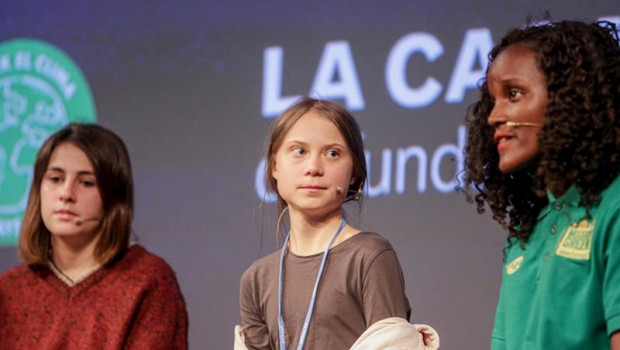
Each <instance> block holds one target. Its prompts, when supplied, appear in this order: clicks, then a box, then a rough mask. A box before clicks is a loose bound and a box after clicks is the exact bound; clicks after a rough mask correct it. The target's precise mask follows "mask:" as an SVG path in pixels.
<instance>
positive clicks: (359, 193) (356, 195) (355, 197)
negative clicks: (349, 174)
mask: <svg viewBox="0 0 620 350" xmlns="http://www.w3.org/2000/svg"><path fill="white" fill-rule="evenodd" d="M343 191H344V188H342V187H340V186H336V193H342V192H343ZM348 193H354V195H353V197H352V198H353V200H356V201H357V200H359V199H360V198H361V197H362V189H361V188H358V189H357V191H355V190H347V194H348Z"/></svg>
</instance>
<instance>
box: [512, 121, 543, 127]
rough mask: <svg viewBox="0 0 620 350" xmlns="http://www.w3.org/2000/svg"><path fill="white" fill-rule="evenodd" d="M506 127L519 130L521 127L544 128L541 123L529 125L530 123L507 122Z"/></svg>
mask: <svg viewBox="0 0 620 350" xmlns="http://www.w3.org/2000/svg"><path fill="white" fill-rule="evenodd" d="M506 126H508V127H511V128H518V127H521V126H542V124H539V123H528V122H506Z"/></svg>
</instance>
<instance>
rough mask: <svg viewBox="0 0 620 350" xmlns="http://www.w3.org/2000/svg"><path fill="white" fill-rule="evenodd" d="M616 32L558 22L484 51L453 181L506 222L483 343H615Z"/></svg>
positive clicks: (619, 113) (618, 305) (618, 310)
mask: <svg viewBox="0 0 620 350" xmlns="http://www.w3.org/2000/svg"><path fill="white" fill-rule="evenodd" d="M618 41H619V40H618V32H617V29H616V26H615V25H613V24H611V23H607V22H604V23H603V22H601V23H592V24H587V23H583V22H577V21H564V22H558V23H547V24H543V25H533V26H527V27H525V28H519V29H513V30H511V31H509V32H508V33H507V34H506V35H505V36H504V37H503V38H502V40H501V41H500V43H499V44H498V45H497V46H495V47H494V48H493V50H492V51H491V53H490V54H489V62H490V63H489V67H488V69H487V73H486V79H485V80H484V81H483V83H482V84H481V87H480V91H481V96H480V100H479V101H478V102H476V103H474V104H473V105H472V106H471V108H470V111H469V113H468V118H467V124H468V128H469V135H468V144H467V146H466V149H465V159H466V161H465V174H464V177H463V184H462V186H463V187H462V189H463V190H464V191H465V192H466V193H467V195H468V198H469V199H470V200H475V202H476V204H477V207H478V211H479V212H483V211H484V209H485V206H486V205H488V206H489V208H490V209H491V212H492V214H493V218H494V219H495V220H496V221H498V222H499V223H500V224H501V225H502V226H503V227H504V228H506V229H507V230H508V239H507V245H506V249H505V259H504V269H503V276H502V277H503V279H502V286H501V290H500V297H499V303H498V306H497V312H496V316H495V326H494V329H493V334H492V340H491V348H492V349H563V350H566V349H616V350H618V349H620V332H619V331H620V177H619V176H618V175H619V174H620V46H619V42H618Z"/></svg>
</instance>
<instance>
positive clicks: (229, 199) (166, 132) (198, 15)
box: [0, 0, 620, 349]
mask: <svg viewBox="0 0 620 350" xmlns="http://www.w3.org/2000/svg"><path fill="white" fill-rule="evenodd" d="M545 10H549V11H550V13H551V16H552V19H555V20H559V19H581V20H587V21H593V20H596V19H598V18H601V17H609V16H615V18H616V21H620V10H618V2H617V1H611V0H608V1H602V0H596V1H587V2H586V1H582V0H565V1H539V0H537V1H528V0H522V1H485V0H477V1H458V0H439V1H406V0H394V1H366V0H356V1H349V0H330V1H325V0H318V1H311V2H310V1H308V2H295V1H278V0H263V1H239V0H227V1H212V0H203V1H189V0H178V1H144V0H140V1H137V0H132V1H127V0H124V1H118V0H110V1H100V2H95V1H78V0H75V1H2V2H0V41H6V40H10V39H15V38H33V39H38V40H42V41H45V42H48V43H50V44H52V45H54V46H56V47H58V48H59V49H61V50H63V51H64V52H65V53H67V54H68V56H69V57H71V58H72V59H73V60H74V62H75V63H76V64H77V65H78V66H79V67H80V68H81V69H82V71H83V73H84V75H85V76H86V79H87V80H88V82H89V84H90V87H91V90H92V94H93V97H94V100H95V105H96V110H97V120H98V122H99V123H101V124H102V125H104V126H106V127H108V128H110V129H112V130H114V131H115V132H117V133H118V134H119V135H120V136H121V137H123V139H124V140H125V142H126V143H127V146H128V147H129V150H130V153H131V157H132V162H133V168H134V176H135V184H136V200H137V201H136V218H135V222H134V231H135V235H136V237H137V238H138V239H139V241H140V243H141V244H143V245H144V246H146V247H147V248H148V249H149V250H151V251H152V252H154V253H156V254H158V255H160V256H162V257H164V258H165V259H166V260H167V261H168V262H169V263H170V264H171V265H172V267H173V268H174V269H175V271H176V272H177V276H178V279H179V283H180V285H181V288H182V291H183V293H184V295H185V298H186V302H187V307H188V310H189V315H190V346H191V348H193V349H229V348H232V339H233V335H232V334H233V333H232V331H233V327H234V325H235V324H236V323H238V322H239V307H238V295H239V293H238V288H239V279H240V277H241V274H242V273H243V271H244V270H245V269H246V268H247V267H248V266H249V265H250V264H251V263H252V261H253V260H255V259H256V258H258V257H259V256H262V255H265V254H268V253H270V252H272V251H274V250H275V249H276V246H275V242H274V221H275V218H274V215H275V208H274V206H273V205H271V204H270V205H266V206H265V207H264V210H263V211H261V209H260V208H259V204H260V200H259V197H258V196H257V194H256V192H255V187H254V182H255V171H256V167H257V165H258V163H259V161H260V159H261V157H262V151H263V148H264V139H265V137H266V134H267V129H268V126H269V124H270V122H271V120H272V119H268V118H264V117H263V116H262V113H261V110H262V102H261V101H262V94H263V92H264V91H263V85H262V84H263V52H264V50H265V49H266V48H268V47H271V46H279V47H281V48H282V49H283V51H284V64H283V75H282V95H305V94H308V93H310V88H311V86H312V82H313V81H314V77H315V74H316V71H317V67H318V66H319V62H320V59H321V55H322V54H323V50H324V48H325V45H326V44H327V43H329V42H335V41H346V42H347V43H348V45H349V47H350V49H351V55H352V57H353V59H354V63H355V69H356V73H357V77H358V79H359V86H360V88H361V91H362V94H363V97H364V102H365V106H364V108H362V109H357V110H354V111H353V112H354V114H355V115H356V117H357V118H358V121H359V122H360V124H361V127H362V129H363V131H364V133H365V135H366V146H367V149H368V151H369V152H370V154H371V163H370V171H371V180H370V182H371V186H376V185H377V183H378V182H379V179H380V178H381V176H382V170H381V155H382V152H383V151H384V150H390V151H391V152H392V157H393V158H394V159H393V162H392V165H391V176H390V180H391V185H390V187H389V188H390V190H389V191H388V192H389V193H388V194H384V195H379V196H375V197H373V198H367V200H366V201H365V203H364V205H363V208H362V210H361V215H358V212H359V210H358V207H357V206H352V207H350V208H348V212H349V214H350V216H352V217H353V218H354V220H353V222H354V223H356V224H357V226H359V227H360V228H363V229H368V230H373V231H377V232H380V233H381V234H383V235H384V236H385V237H387V238H388V239H389V240H390V241H391V242H392V244H393V245H394V246H395V248H396V251H397V253H398V255H399V258H400V261H401V264H402V266H403V270H404V273H405V278H406V284H407V285H406V288H407V295H408V297H409V299H410V301H411V304H412V307H413V313H412V322H415V323H428V324H430V325H432V326H433V327H435V328H436V329H437V330H438V331H439V333H440V336H441V344H442V349H482V348H488V344H489V337H490V332H491V329H492V324H493V314H494V308H495V303H496V298H497V294H498V287H499V282H500V274H501V259H502V252H501V250H502V247H503V242H504V236H505V233H504V232H502V230H501V228H500V227H499V226H498V225H496V224H495V223H493V222H492V221H491V220H490V218H489V216H488V215H484V216H480V215H478V214H476V210H475V207H474V206H473V205H470V204H467V203H466V201H465V198H464V196H463V195H461V194H459V193H456V192H454V191H450V192H448V193H444V192H441V191H439V190H438V189H437V188H436V187H434V186H433V184H432V181H431V177H430V168H431V167H430V163H431V158H432V156H433V153H434V152H435V150H437V149H438V148H439V147H440V146H441V145H445V144H456V143H457V129H458V128H459V126H461V125H462V124H463V120H464V115H465V110H466V107H467V105H468V104H470V103H471V102H473V101H474V100H475V99H476V97H477V91H476V90H475V89H469V90H467V93H466V94H465V97H464V99H463V100H462V101H460V102H457V103H448V102H446V100H445V93H446V90H447V88H448V85H449V82H450V79H451V75H452V73H453V71H454V67H455V64H456V62H457V57H458V55H459V50H460V49H461V46H462V44H463V40H464V37H465V34H466V32H468V31H469V30H472V29H476V28H486V29H488V30H489V31H490V33H491V34H492V37H493V41H494V42H496V41H497V40H498V39H499V38H500V37H501V36H502V35H503V34H504V33H505V31H506V30H507V29H508V28H511V27H515V26H520V25H523V24H524V23H525V21H526V18H527V17H528V16H533V17H535V18H541V14H542V13H543V12H544V11H545ZM416 32H426V33H428V34H430V35H432V36H434V37H435V38H436V39H437V40H438V41H439V42H440V43H441V45H442V47H443V50H444V51H443V53H442V54H441V55H440V56H439V57H438V58H437V59H436V60H435V61H433V62H428V61H427V60H425V59H424V57H423V56H422V55H419V54H418V55H414V56H412V57H411V60H410V61H409V64H408V66H407V67H408V68H407V73H406V74H407V81H408V82H409V84H410V85H411V86H416V85H419V84H421V82H422V81H423V79H426V77H429V76H432V77H434V78H435V79H436V80H437V81H438V82H439V83H441V85H442V86H443V90H442V93H441V94H439V96H438V97H437V99H435V100H434V101H433V102H432V103H431V104H429V105H428V106H425V107H421V108H409V107H403V106H400V105H399V104H398V103H396V102H395V101H394V100H393V99H392V98H391V96H390V94H389V92H388V89H387V87H386V82H385V69H386V62H387V58H388V56H389V53H390V50H391V49H392V48H393V47H394V45H395V44H396V42H397V41H398V40H399V39H401V38H403V37H404V36H406V35H408V34H410V33H416ZM485 57H486V53H485ZM478 68H480V67H478ZM335 79H336V80H337V79H338V76H335ZM411 146H417V147H419V149H422V150H424V151H425V152H426V153H427V155H428V163H429V165H428V169H427V171H426V176H427V181H426V190H425V191H418V190H417V189H416V182H417V180H418V175H417V170H418V164H417V162H416V161H415V160H411V161H410V162H409V163H408V165H407V183H406V187H405V191H404V193H402V194H398V193H396V191H395V176H396V171H395V167H396V166H395V163H396V160H395V159H396V153H397V152H398V149H405V148H408V147H411ZM457 162H458V159H455V157H450V156H447V157H445V158H444V159H443V162H442V163H441V174H442V178H443V179H444V181H448V180H449V179H450V177H451V176H452V175H453V174H454V169H455V166H456V164H457ZM18 262H19V260H18V259H17V257H16V252H15V248H14V247H4V248H1V249H0V270H6V269H8V268H10V267H11V266H13V265H15V264H17V263H18Z"/></svg>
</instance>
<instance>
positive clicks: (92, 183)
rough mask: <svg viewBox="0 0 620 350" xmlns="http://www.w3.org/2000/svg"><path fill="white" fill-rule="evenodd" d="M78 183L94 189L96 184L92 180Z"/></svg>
mask: <svg viewBox="0 0 620 350" xmlns="http://www.w3.org/2000/svg"><path fill="white" fill-rule="evenodd" d="M80 183H81V184H82V185H84V186H86V187H95V186H96V185H97V184H96V183H95V181H92V180H82V181H80Z"/></svg>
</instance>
